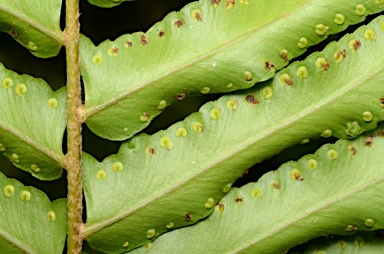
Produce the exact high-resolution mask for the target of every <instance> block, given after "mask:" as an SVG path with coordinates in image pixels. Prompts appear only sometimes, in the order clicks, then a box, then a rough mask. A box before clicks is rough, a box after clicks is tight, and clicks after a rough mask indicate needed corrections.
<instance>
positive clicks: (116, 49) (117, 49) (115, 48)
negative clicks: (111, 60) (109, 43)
mask: <svg viewBox="0 0 384 254" xmlns="http://www.w3.org/2000/svg"><path fill="white" fill-rule="evenodd" d="M112 51H113V53H115V54H116V55H117V53H119V48H118V47H113V48H112Z"/></svg>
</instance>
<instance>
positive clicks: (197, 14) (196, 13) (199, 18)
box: [192, 10, 203, 21]
mask: <svg viewBox="0 0 384 254" xmlns="http://www.w3.org/2000/svg"><path fill="white" fill-rule="evenodd" d="M192 17H193V18H194V19H196V20H197V21H202V20H203V16H202V15H201V12H200V11H199V10H193V11H192Z"/></svg>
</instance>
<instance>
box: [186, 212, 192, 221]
mask: <svg viewBox="0 0 384 254" xmlns="http://www.w3.org/2000/svg"><path fill="white" fill-rule="evenodd" d="M184 219H185V220H186V221H188V222H189V221H191V215H190V214H189V213H187V214H186V215H185V216H184Z"/></svg>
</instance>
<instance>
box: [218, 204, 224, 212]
mask: <svg viewBox="0 0 384 254" xmlns="http://www.w3.org/2000/svg"><path fill="white" fill-rule="evenodd" d="M216 208H217V210H219V211H220V212H224V210H225V206H224V204H223V203H220V202H217V203H216Z"/></svg>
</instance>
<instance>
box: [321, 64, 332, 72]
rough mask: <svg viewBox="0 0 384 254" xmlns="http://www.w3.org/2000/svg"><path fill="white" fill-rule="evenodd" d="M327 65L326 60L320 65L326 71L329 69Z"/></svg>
mask: <svg viewBox="0 0 384 254" xmlns="http://www.w3.org/2000/svg"><path fill="white" fill-rule="evenodd" d="M329 67H331V65H330V64H329V63H328V62H327V63H325V64H323V65H322V68H323V70H325V71H327V70H328V69H329Z"/></svg>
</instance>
